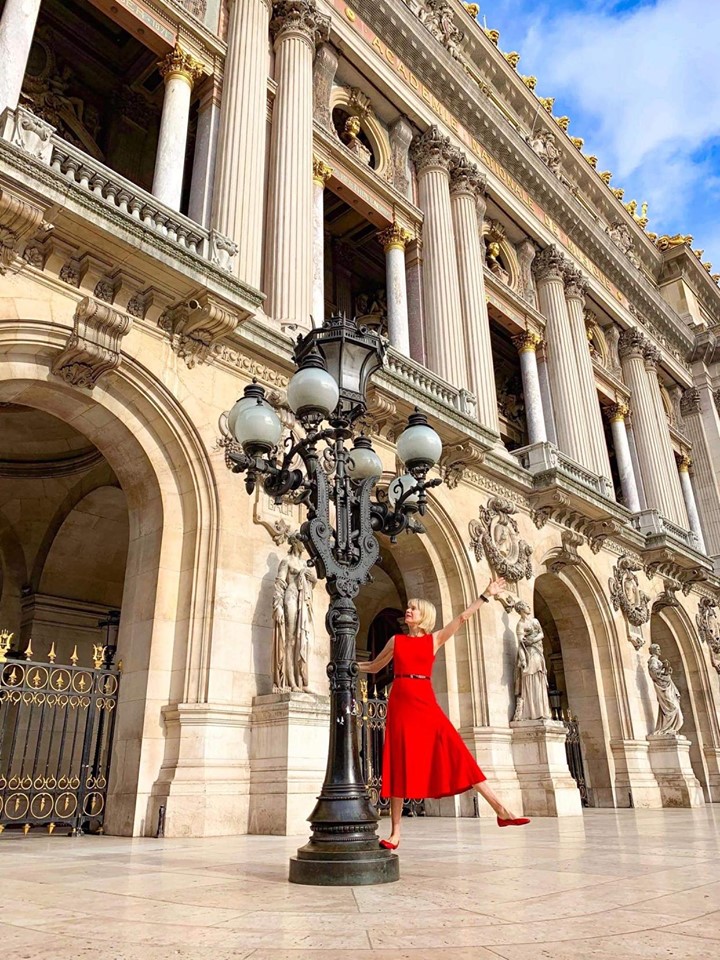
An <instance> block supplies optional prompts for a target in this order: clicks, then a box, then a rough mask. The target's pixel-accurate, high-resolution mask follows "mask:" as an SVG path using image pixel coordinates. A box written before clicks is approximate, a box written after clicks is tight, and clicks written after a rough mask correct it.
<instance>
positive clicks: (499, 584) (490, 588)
mask: <svg viewBox="0 0 720 960" xmlns="http://www.w3.org/2000/svg"><path fill="white" fill-rule="evenodd" d="M506 586H507V584H506V581H505V577H496V579H495V580H491V581H490V582H489V583H488V585H487V586H486V587H485V589H484V590H483V593H484V594H485V596H486V597H497V596H499V594H501V593H502V592H503V590H504V589H505V587H506Z"/></svg>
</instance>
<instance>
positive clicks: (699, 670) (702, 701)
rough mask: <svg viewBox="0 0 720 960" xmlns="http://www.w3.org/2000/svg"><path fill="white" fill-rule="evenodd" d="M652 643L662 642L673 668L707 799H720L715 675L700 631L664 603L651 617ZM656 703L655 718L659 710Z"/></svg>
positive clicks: (680, 610)
mask: <svg viewBox="0 0 720 960" xmlns="http://www.w3.org/2000/svg"><path fill="white" fill-rule="evenodd" d="M650 639H651V643H658V644H659V645H660V648H661V650H662V656H663V658H664V659H666V660H668V661H669V662H670V666H671V667H672V668H673V679H674V681H675V683H676V684H677V687H678V689H679V691H680V700H681V706H682V711H683V715H684V723H683V727H682V730H681V731H680V732H681V734H682V735H683V736H685V737H687V738H688V739H689V740H690V741H691V746H690V762H691V764H692V768H693V772H694V774H695V777H696V778H697V780H698V781H699V782H700V785H701V786H702V788H703V794H704V795H705V799H706V800H707V801H710V802H717V801H720V777H719V776H718V771H717V764H718V760H717V757H718V747H720V719H719V718H718V714H717V711H716V709H715V705H714V704H713V701H712V694H711V690H712V678H711V675H710V672H709V670H708V667H707V662H706V660H705V657H704V656H703V655H702V653H701V650H700V647H699V644H698V641H697V636H696V631H695V629H694V627H693V625H692V623H691V621H690V619H689V617H688V615H687V613H686V611H685V610H684V609H683V608H682V607H663V608H662V609H661V610H659V611H654V612H653V614H652V617H651V618H650ZM656 709H657V708H656V704H655V703H653V720H654V716H655V714H656Z"/></svg>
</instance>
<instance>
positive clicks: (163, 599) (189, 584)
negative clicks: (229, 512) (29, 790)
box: [0, 320, 218, 835]
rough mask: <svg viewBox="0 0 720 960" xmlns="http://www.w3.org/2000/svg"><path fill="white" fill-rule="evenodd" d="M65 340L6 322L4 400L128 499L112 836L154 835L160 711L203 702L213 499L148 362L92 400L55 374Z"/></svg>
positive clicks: (127, 361)
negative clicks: (81, 450)
mask: <svg viewBox="0 0 720 960" xmlns="http://www.w3.org/2000/svg"><path fill="white" fill-rule="evenodd" d="M65 334H66V331H65V330H64V329H63V328H62V327H59V326H58V325H55V324H52V323H48V322H33V321H24V320H20V321H18V320H12V321H11V322H8V323H5V324H0V400H2V401H12V402H15V403H21V404H24V405H26V406H30V407H36V408H37V409H40V410H44V411H45V412H47V413H50V414H52V415H53V416H55V417H58V418H60V419H61V420H66V421H67V422H69V423H71V424H72V425H73V426H74V427H75V428H76V429H77V430H78V431H79V432H81V433H83V434H84V435H85V436H86V437H87V438H88V439H89V440H90V441H92V443H94V444H95V446H96V447H97V448H98V450H99V451H100V452H101V453H102V454H103V456H104V457H105V459H106V460H107V461H108V463H109V464H110V466H111V467H112V469H113V471H114V472H115V474H116V476H117V479H118V481H119V483H120V485H121V487H122V488H123V490H124V492H125V494H126V497H127V502H128V511H129V516H130V545H129V550H128V562H127V572H126V578H125V584H124V597H123V615H122V620H121V626H120V633H119V638H118V644H119V649H118V656H119V657H120V658H121V659H122V660H123V662H124V674H123V682H122V685H121V699H120V705H119V709H118V720H117V726H116V734H115V750H114V767H113V772H112V777H111V783H110V796H109V798H108V819H107V821H106V827H107V830H108V832H112V833H117V834H133V835H137V834H142V833H148V832H150V830H151V829H152V828H153V827H154V821H155V805H156V804H157V802H158V800H157V798H156V797H153V796H151V795H152V792H153V786H154V784H155V783H156V781H157V780H158V776H159V774H160V765H161V763H162V758H163V753H164V750H165V737H166V732H167V731H166V729H165V726H164V722H163V709H164V708H166V707H167V706H168V704H181V703H202V702H204V701H205V700H206V699H207V688H208V678H207V667H208V660H209V655H210V633H211V627H212V614H211V610H212V596H213V581H214V576H215V567H216V563H215V555H216V538H217V517H218V503H217V491H216V487H215V483H214V479H213V476H212V470H211V466H210V463H209V459H208V455H207V451H206V450H205V448H204V446H203V444H202V441H201V439H200V437H199V436H198V434H197V431H196V429H195V427H194V426H193V424H192V423H191V421H190V420H189V418H188V417H187V415H186V414H185V412H184V411H183V409H182V407H181V406H180V405H179V404H178V403H177V401H176V400H175V399H174V397H173V396H172V395H171V394H170V392H169V391H168V390H167V389H166V387H165V386H164V385H163V384H162V383H161V382H160V381H159V380H157V379H156V378H155V377H153V376H152V374H151V373H150V372H149V371H148V370H147V369H146V368H145V367H144V366H143V365H142V364H141V363H139V362H138V361H136V360H134V359H132V358H131V357H126V356H124V357H123V361H122V366H121V367H120V368H119V370H118V371H116V372H114V373H112V374H109V375H107V376H106V377H105V378H103V379H102V380H101V381H100V382H99V384H98V385H97V386H96V388H95V390H94V391H92V393H90V392H89V391H87V390H81V389H77V388H73V387H71V386H68V385H67V384H65V383H63V382H62V381H60V380H57V379H56V378H55V377H53V376H52V375H51V374H50V373H49V368H50V363H51V360H52V357H53V355H54V354H55V353H56V352H57V350H58V349H59V348H60V347H61V346H62V344H63V343H64V340H65V336H64V335H65ZM161 570H162V577H160V575H159V574H160V571H161Z"/></svg>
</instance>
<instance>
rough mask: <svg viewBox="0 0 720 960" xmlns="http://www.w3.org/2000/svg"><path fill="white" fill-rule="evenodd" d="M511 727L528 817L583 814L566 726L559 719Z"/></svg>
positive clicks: (524, 722)
mask: <svg viewBox="0 0 720 960" xmlns="http://www.w3.org/2000/svg"><path fill="white" fill-rule="evenodd" d="M510 728H511V730H512V752H513V759H514V761H515V770H516V771H517V776H518V780H519V781H520V789H521V791H522V797H523V811H524V813H525V815H526V816H529V817H572V816H578V815H580V814H582V803H581V801H580V792H579V790H578V788H577V785H576V783H575V781H574V780H573V778H572V777H571V776H570V771H569V770H568V765H567V759H566V756H565V736H566V733H565V725H564V724H563V723H560V722H559V721H557V720H514V721H512V722H511V724H510Z"/></svg>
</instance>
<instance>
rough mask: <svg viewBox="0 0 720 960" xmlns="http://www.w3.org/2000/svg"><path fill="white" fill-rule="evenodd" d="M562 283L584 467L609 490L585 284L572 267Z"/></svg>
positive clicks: (580, 274)
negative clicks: (583, 432)
mask: <svg viewBox="0 0 720 960" xmlns="http://www.w3.org/2000/svg"><path fill="white" fill-rule="evenodd" d="M563 279H564V281H565V299H566V301H567V306H568V317H569V320H570V331H571V334H572V340H573V346H574V348H575V358H576V360H577V372H578V379H579V381H580V386H581V395H580V397H579V398H578V403H577V407H578V408H579V409H578V414H579V415H580V416H581V417H582V419H583V422H584V424H585V426H586V428H587V435H586V437H585V457H586V459H587V463H591V464H592V471H593V473H596V474H597V475H598V476H599V477H605V478H606V479H607V480H608V482H609V485H610V488H612V480H611V477H612V471H611V470H610V458H609V456H608V451H607V446H606V444H605V432H604V430H603V422H602V414H601V412H600V402H599V401H598V396H597V389H596V387H595V372H594V370H593V364H592V357H591V356H590V350H589V348H588V339H587V332H586V329H585V293H586V291H587V282H586V280H585V278H584V277H583V275H582V273H581V272H580V270H578V269H577V268H576V267H574V266H572V265H569V266H568V268H567V269H566V270H565V274H564V277H563ZM583 462H584V461H583Z"/></svg>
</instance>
